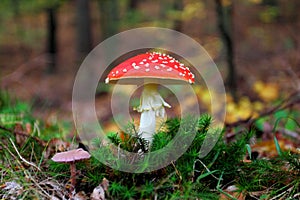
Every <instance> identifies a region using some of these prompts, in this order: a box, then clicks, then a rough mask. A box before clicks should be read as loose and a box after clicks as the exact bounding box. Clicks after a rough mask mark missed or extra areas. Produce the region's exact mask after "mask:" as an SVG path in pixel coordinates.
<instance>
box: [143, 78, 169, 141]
mask: <svg viewBox="0 0 300 200" xmlns="http://www.w3.org/2000/svg"><path fill="white" fill-rule="evenodd" d="M165 106H166V107H169V108H171V106H170V105H169V104H168V103H166V102H165V101H164V100H163V98H162V97H161V96H160V94H159V93H158V91H157V85H156V84H147V85H145V86H144V91H143V93H142V96H141V105H140V106H139V107H138V109H137V110H138V112H141V119H140V127H139V135H140V136H141V137H142V138H144V139H145V140H147V141H149V143H151V142H152V140H153V135H154V133H155V128H156V118H157V117H161V118H164V117H165V108H164V107H165Z"/></svg>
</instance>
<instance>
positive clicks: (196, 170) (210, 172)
mask: <svg viewBox="0 0 300 200" xmlns="http://www.w3.org/2000/svg"><path fill="white" fill-rule="evenodd" d="M197 161H198V162H200V163H201V165H202V166H203V167H204V168H205V169H206V171H208V172H209V173H211V171H210V170H209V169H208V167H207V166H206V165H205V164H204V163H203V162H202V161H201V160H200V159H197V160H195V162H194V166H193V168H194V171H196V172H199V171H198V170H195V165H196V163H197ZM210 175H211V176H212V177H214V178H215V179H216V180H219V178H218V177H216V176H215V175H213V174H210Z"/></svg>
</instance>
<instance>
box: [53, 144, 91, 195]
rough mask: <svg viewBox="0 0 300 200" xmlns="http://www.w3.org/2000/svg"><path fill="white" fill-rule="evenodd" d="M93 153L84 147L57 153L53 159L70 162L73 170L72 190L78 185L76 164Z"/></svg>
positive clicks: (59, 161)
mask: <svg viewBox="0 0 300 200" xmlns="http://www.w3.org/2000/svg"><path fill="white" fill-rule="evenodd" d="M90 157H91V155H90V154H89V152H87V151H84V150H83V149H82V148H78V149H73V150H69V151H65V152H60V153H56V154H55V155H54V156H53V157H52V160H53V161H54V162H58V163H69V164H70V171H71V186H72V187H73V188H72V190H74V189H75V185H76V165H75V163H76V162H77V161H79V160H85V159H89V158H90Z"/></svg>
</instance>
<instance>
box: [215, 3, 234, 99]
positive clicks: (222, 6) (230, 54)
mask: <svg viewBox="0 0 300 200" xmlns="http://www.w3.org/2000/svg"><path fill="white" fill-rule="evenodd" d="M225 2H227V3H225ZM233 2H234V1H222V0H215V3H216V13H217V18H218V28H219V31H220V34H221V37H222V40H223V43H224V46H225V48H226V60H227V65H228V77H227V85H228V87H229V89H230V93H231V94H232V96H233V97H234V99H235V100H237V94H236V89H237V76H236V67H235V64H234V44H233V38H232V35H233V34H232V32H233V31H232V28H233V26H232V20H233Z"/></svg>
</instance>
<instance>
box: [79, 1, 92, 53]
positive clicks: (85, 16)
mask: <svg viewBox="0 0 300 200" xmlns="http://www.w3.org/2000/svg"><path fill="white" fill-rule="evenodd" d="M76 7H77V10H76V14H77V52H78V54H79V55H80V57H81V56H85V55H86V54H88V53H89V52H90V50H91V49H92V31H91V17H90V7H89V1H88V0H77V1H76Z"/></svg>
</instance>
